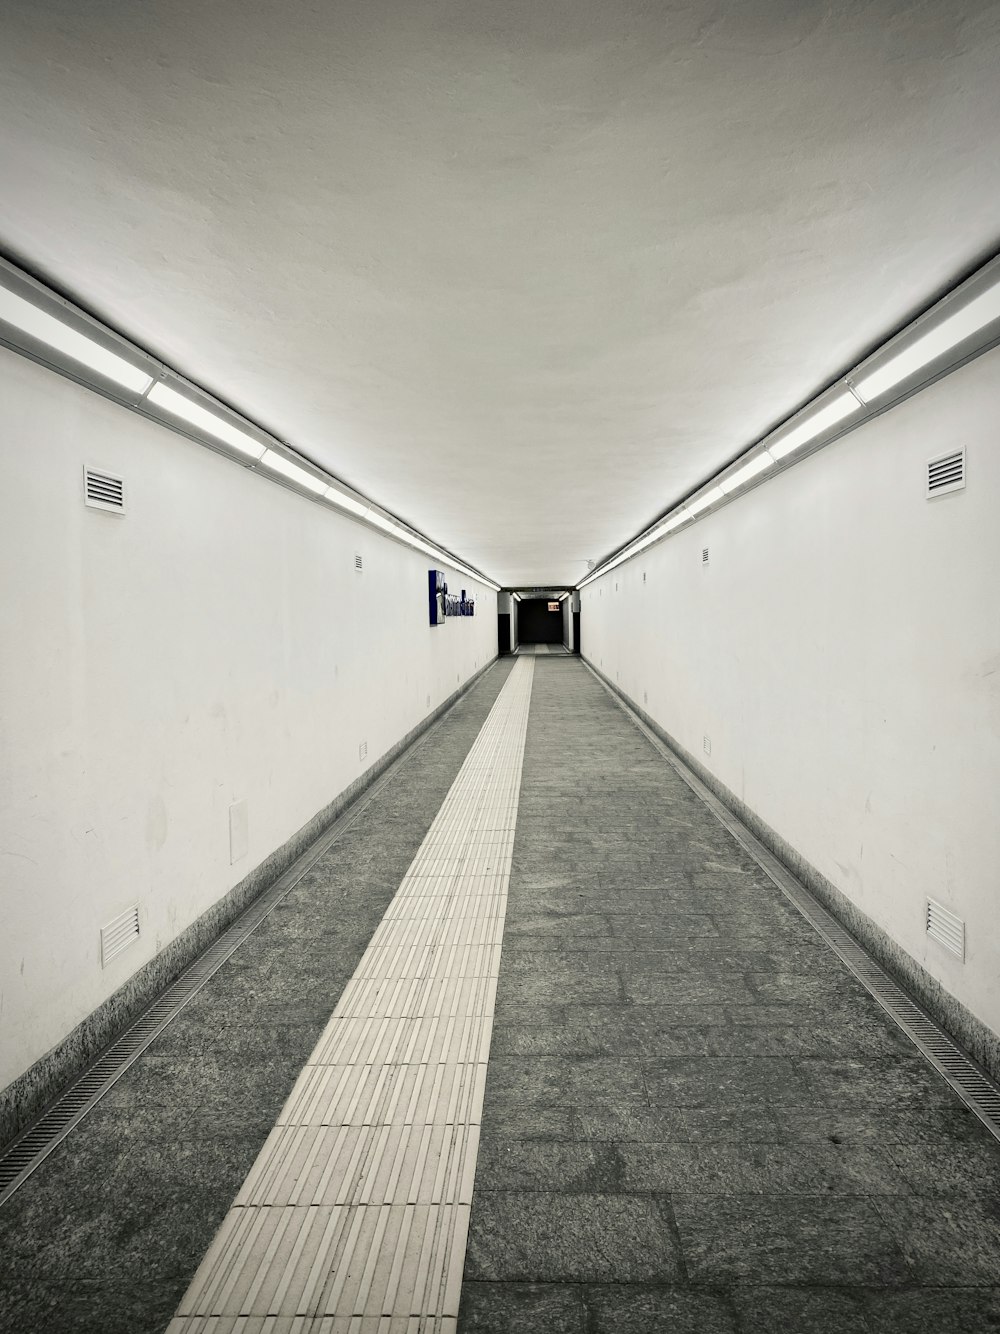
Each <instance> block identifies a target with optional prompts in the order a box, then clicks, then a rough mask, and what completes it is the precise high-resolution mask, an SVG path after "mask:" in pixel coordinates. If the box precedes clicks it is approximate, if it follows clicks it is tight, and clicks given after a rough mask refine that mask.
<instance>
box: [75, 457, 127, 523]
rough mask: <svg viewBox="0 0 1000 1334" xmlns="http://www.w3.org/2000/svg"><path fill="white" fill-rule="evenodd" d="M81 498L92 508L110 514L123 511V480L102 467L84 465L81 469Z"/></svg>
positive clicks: (122, 512)
mask: <svg viewBox="0 0 1000 1334" xmlns="http://www.w3.org/2000/svg"><path fill="white" fill-rule="evenodd" d="M83 500H84V504H85V505H89V507H90V508H91V509H92V510H106V511H108V512H109V513H111V514H124V513H125V480H124V478H122V477H116V476H115V475H114V473H110V472H106V471H105V470H104V469H103V468H92V467H90V465H89V464H88V465H85V466H84V469H83Z"/></svg>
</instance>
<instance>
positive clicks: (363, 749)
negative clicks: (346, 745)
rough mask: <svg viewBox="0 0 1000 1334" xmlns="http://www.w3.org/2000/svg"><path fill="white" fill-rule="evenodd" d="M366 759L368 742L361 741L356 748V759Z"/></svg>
mask: <svg viewBox="0 0 1000 1334" xmlns="http://www.w3.org/2000/svg"><path fill="white" fill-rule="evenodd" d="M367 758H368V742H367V741H362V743H361V745H360V746H359V747H358V759H359V760H365V759H367Z"/></svg>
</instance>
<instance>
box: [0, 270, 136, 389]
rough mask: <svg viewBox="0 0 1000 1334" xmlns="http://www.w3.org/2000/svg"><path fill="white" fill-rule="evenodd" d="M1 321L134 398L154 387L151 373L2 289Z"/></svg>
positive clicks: (0, 297) (22, 298)
mask: <svg viewBox="0 0 1000 1334" xmlns="http://www.w3.org/2000/svg"><path fill="white" fill-rule="evenodd" d="M0 319H2V320H6V322H7V323H8V324H12V325H13V326H14V328H15V329H19V330H20V331H21V333H25V334H27V335H28V336H29V337H30V338H37V339H38V341H39V342H40V343H44V344H45V345H46V346H47V347H51V348H52V350H53V351H55V352H60V353H62V355H63V356H64V357H69V359H70V360H71V361H77V362H79V363H80V365H81V366H86V367H87V369H88V370H92V371H94V373H95V374H97V375H101V376H103V377H104V379H106V380H111V381H113V382H114V383H115V384H117V385H121V387H122V388H123V389H128V390H130V391H131V392H132V393H133V394H140V395H141V394H144V393H145V392H146V390H147V389H148V388H149V386H150V385H151V384H152V383H153V377H152V376H151V375H150V374H149V372H148V371H146V370H143V369H141V367H139V366H133V365H132V363H131V362H129V361H126V360H125V358H124V357H119V356H118V355H117V354H116V353H114V352H111V351H109V350H108V348H106V347H104V346H103V344H101V343H96V342H95V341H94V340H93V339H92V338H88V337H87V336H86V335H85V334H82V333H80V332H79V331H78V330H77V329H74V328H72V327H71V326H70V325H68V324H64V323H63V321H62V320H60V319H57V318H56V317H55V316H54V315H50V314H49V313H48V311H45V310H42V309H41V308H40V307H39V306H36V305H33V304H32V302H30V301H26V300H25V298H24V297H22V296H18V295H17V293H16V292H12V291H10V290H9V289H8V288H6V287H0Z"/></svg>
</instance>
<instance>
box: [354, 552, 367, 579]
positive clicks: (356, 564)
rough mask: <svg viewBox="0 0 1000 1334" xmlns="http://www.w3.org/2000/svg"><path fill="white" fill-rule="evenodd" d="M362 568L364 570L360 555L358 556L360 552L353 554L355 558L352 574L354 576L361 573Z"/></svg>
mask: <svg viewBox="0 0 1000 1334" xmlns="http://www.w3.org/2000/svg"><path fill="white" fill-rule="evenodd" d="M364 568H365V563H364V561H363V560H362V559H361V554H360V552H356V553H355V556H354V572H355V574H360V573H361V571H362V570H363V569H364Z"/></svg>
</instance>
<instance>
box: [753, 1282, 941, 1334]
mask: <svg viewBox="0 0 1000 1334" xmlns="http://www.w3.org/2000/svg"><path fill="white" fill-rule="evenodd" d="M732 1301H733V1305H734V1307H735V1308H736V1315H737V1319H738V1322H739V1330H740V1334H781V1332H785V1331H787V1334H871V1331H870V1328H869V1325H868V1322H867V1319H866V1309H867V1302H866V1293H865V1291H864V1289H861V1288H828V1287H817V1288H812V1287H808V1288H766V1287H765V1288H757V1287H738V1288H734V1289H733V1293H732ZM928 1334H930V1331H928ZM935 1334H936V1331H935Z"/></svg>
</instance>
